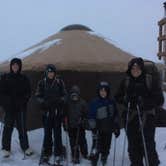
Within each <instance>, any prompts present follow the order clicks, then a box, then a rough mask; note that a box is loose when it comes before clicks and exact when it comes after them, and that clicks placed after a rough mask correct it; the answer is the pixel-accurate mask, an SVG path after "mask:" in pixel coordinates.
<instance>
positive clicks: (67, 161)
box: [66, 131, 69, 166]
mask: <svg viewBox="0 0 166 166" xmlns="http://www.w3.org/2000/svg"><path fill="white" fill-rule="evenodd" d="M68 148H69V144H68V134H67V131H66V166H68V165H69V158H68V150H69V149H68Z"/></svg>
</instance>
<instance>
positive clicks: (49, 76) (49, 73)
mask: <svg viewBox="0 0 166 166" xmlns="http://www.w3.org/2000/svg"><path fill="white" fill-rule="evenodd" d="M47 77H48V78H49V79H54V77H55V72H48V74H47Z"/></svg>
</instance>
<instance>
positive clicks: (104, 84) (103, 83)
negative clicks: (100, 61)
mask: <svg viewBox="0 0 166 166" xmlns="http://www.w3.org/2000/svg"><path fill="white" fill-rule="evenodd" d="M101 89H105V91H106V92H107V97H109V96H110V84H109V83H108V82H106V81H101V82H100V83H99V84H98V86H97V94H98V96H100V94H99V91H100V90H101Z"/></svg>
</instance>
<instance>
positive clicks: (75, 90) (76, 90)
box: [70, 85, 80, 98]
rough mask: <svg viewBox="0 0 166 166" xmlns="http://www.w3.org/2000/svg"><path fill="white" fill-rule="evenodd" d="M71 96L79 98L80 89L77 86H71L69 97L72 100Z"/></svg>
mask: <svg viewBox="0 0 166 166" xmlns="http://www.w3.org/2000/svg"><path fill="white" fill-rule="evenodd" d="M73 96H78V97H79V96H80V88H79V87H78V86H77V85H74V86H72V88H71V90H70V97H71V98H72V97H73Z"/></svg>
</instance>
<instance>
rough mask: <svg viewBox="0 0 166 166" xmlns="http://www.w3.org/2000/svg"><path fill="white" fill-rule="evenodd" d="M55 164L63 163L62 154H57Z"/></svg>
mask: <svg viewBox="0 0 166 166" xmlns="http://www.w3.org/2000/svg"><path fill="white" fill-rule="evenodd" d="M54 165H55V166H56V165H57V166H60V165H62V158H61V156H55V158H54Z"/></svg>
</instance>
